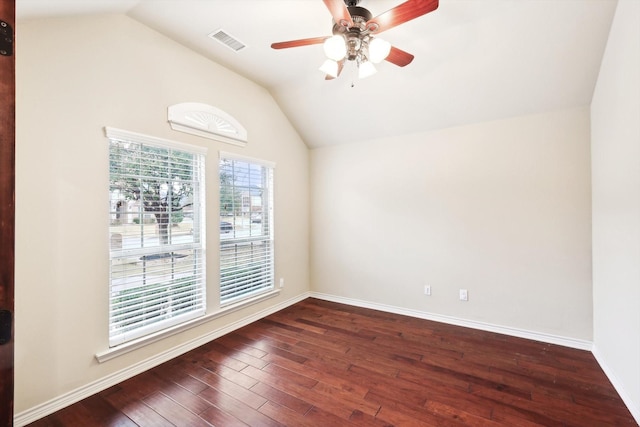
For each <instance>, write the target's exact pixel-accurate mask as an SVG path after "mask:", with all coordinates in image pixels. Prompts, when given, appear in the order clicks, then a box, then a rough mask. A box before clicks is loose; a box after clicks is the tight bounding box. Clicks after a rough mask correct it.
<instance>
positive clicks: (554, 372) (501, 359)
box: [31, 299, 637, 427]
mask: <svg viewBox="0 0 640 427" xmlns="http://www.w3.org/2000/svg"><path fill="white" fill-rule="evenodd" d="M136 425H139V426H154V427H155V426H173V425H176V426H211V425H214V426H247V425H248V426H280V425H286V426H296V427H298V426H373V427H375V426H460V425H470V426H518V427H520V426H523V427H526V426H540V425H542V426H578V427H585V426H589V427H591V426H636V425H637V424H636V423H635V421H634V420H633V418H632V416H631V414H630V413H629V411H628V410H627V408H626V407H625V406H624V404H623V403H622V401H621V399H620V397H619V396H618V394H617V393H616V391H615V390H614V388H613V387H612V385H611V384H610V382H609V381H608V379H607V378H606V376H605V375H604V373H603V372H602V370H601V369H600V367H599V366H598V364H597V363H596V361H595V359H594V357H593V356H592V354H591V353H589V352H587V351H581V350H575V349H570V348H565V347H561V346H556V345H550V344H544V343H540V342H535V341H529V340H525V339H520V338H513V337H508V336H504V335H499V334H494V333H489V332H483V331H478V330H474V329H467V328H461V327H457V326H450V325H446V324H441V323H437V322H431V321H426V320H420V319H415V318H411V317H405V316H399V315H395V314H389V313H384V312H379V311H375V310H368V309H363V308H357V307H352V306H347V305H342V304H336V303H331V302H326V301H321V300H317V299H307V300H305V301H302V302H300V303H298V304H295V305H293V306H291V307H289V308H287V309H285V310H282V311H280V312H278V313H275V314H273V315H271V316H268V317H267V318H265V319H262V320H260V321H258V322H255V323H253V324H251V325H249V326H246V327H244V328H242V329H239V330H237V331H235V332H233V333H230V334H228V335H226V336H224V337H222V338H219V339H217V340H215V341H212V342H211V343H209V344H207V345H205V346H202V347H200V348H198V349H195V350H193V351H191V352H189V353H187V354H185V355H183V356H181V357H178V358H176V359H174V360H171V361H169V362H167V363H165V364H163V365H161V366H158V367H156V368H154V369H152V370H150V371H148V372H145V373H143V374H141V375H138V376H136V377H134V378H131V379H129V380H127V381H125V382H123V383H121V384H119V385H117V386H114V387H111V388H109V389H107V390H105V391H103V392H102V393H99V394H97V395H95V396H92V397H89V398H87V399H84V400H83V401H81V402H78V403H77V404H75V405H72V406H70V407H68V408H65V409H62V410H60V411H58V412H56V413H54V414H52V415H50V416H48V417H46V418H43V419H41V420H39V421H37V422H35V423H33V424H31V426H33V427H42V426H136Z"/></svg>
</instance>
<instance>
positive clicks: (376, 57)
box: [271, 0, 438, 80]
mask: <svg viewBox="0 0 640 427" xmlns="http://www.w3.org/2000/svg"><path fill="white" fill-rule="evenodd" d="M323 2H324V4H325V6H327V9H329V12H330V13H331V16H332V17H333V36H332V37H314V38H309V39H300V40H290V41H285V42H278V43H273V44H272V45H271V47H272V48H273V49H285V48H290V47H300V46H308V45H313V44H323V45H324V52H325V54H326V55H327V60H326V61H325V62H324V64H322V66H321V67H320V71H323V72H324V73H325V74H326V78H327V80H329V79H333V78H336V77H338V76H339V75H340V73H341V71H342V69H343V67H344V64H345V61H354V62H355V63H356V65H357V66H358V77H360V78H364V77H368V76H370V75H372V74H374V73H375V72H376V69H375V66H374V65H373V64H374V63H378V62H381V61H383V60H386V61H388V62H391V63H392V64H395V65H397V66H399V67H404V66H405V65H408V64H410V63H411V61H413V55H412V54H410V53H407V52H405V51H403V50H401V49H398V48H397V47H393V46H391V44H389V42H387V41H385V40H383V39H381V38H379V37H374V35H375V36H377V35H378V34H379V33H381V32H383V31H386V30H388V29H390V28H393V27H396V26H398V25H400V24H403V23H405V22H407V21H410V20H412V19H415V18H418V17H419V16H422V15H425V14H427V13H429V12H433V11H434V10H436V9H437V8H438V0H407V1H405V2H404V3H401V4H399V5H398V6H396V7H394V8H393V9H390V10H388V11H386V12H384V13H382V14H380V15H378V16H376V17H373V15H372V14H371V12H369V11H368V10H367V9H365V8H364V7H360V6H358V3H360V0H323Z"/></svg>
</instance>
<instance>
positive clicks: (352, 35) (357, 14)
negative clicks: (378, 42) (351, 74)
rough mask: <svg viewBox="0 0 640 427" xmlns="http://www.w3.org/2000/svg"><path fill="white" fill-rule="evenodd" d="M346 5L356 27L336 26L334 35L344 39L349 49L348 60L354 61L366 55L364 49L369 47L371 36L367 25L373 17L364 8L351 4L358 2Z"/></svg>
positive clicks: (347, 2)
mask: <svg viewBox="0 0 640 427" xmlns="http://www.w3.org/2000/svg"><path fill="white" fill-rule="evenodd" d="M345 3H346V4H347V6H348V7H347V9H348V10H349V14H350V15H351V19H352V20H353V24H354V25H353V26H352V27H349V28H347V27H345V26H343V25H340V24H334V26H333V34H334V35H341V36H342V37H344V39H345V45H346V47H347V55H346V59H348V60H349V61H354V60H356V59H357V58H358V56H359V54H361V53H364V52H361V50H362V48H363V47H364V46H366V45H368V41H369V38H370V36H369V30H368V29H367V25H366V24H367V22H368V21H369V20H370V19H371V18H372V17H373V15H372V14H371V12H369V11H368V10H367V9H365V8H364V7H359V6H355V5H351V3H355V4H357V3H358V1H354V2H349V1H345Z"/></svg>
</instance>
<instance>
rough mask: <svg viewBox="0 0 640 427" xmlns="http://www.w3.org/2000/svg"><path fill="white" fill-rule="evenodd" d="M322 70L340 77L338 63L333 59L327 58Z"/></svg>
mask: <svg viewBox="0 0 640 427" xmlns="http://www.w3.org/2000/svg"><path fill="white" fill-rule="evenodd" d="M320 71H322V72H323V73H325V74H327V75H329V76H331V77H333V78H336V77H338V63H337V62H336V61H334V60H333V59H327V60H326V61H324V64H322V66H321V67H320Z"/></svg>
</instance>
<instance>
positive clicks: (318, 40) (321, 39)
mask: <svg viewBox="0 0 640 427" xmlns="http://www.w3.org/2000/svg"><path fill="white" fill-rule="evenodd" d="M327 38H328V37H314V38H311V39H300V40H289V41H286V42H277V43H272V44H271V47H272V48H273V49H286V48H289V47H300V46H309V45H312V44H322V43H324V41H325V40H326V39H327Z"/></svg>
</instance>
